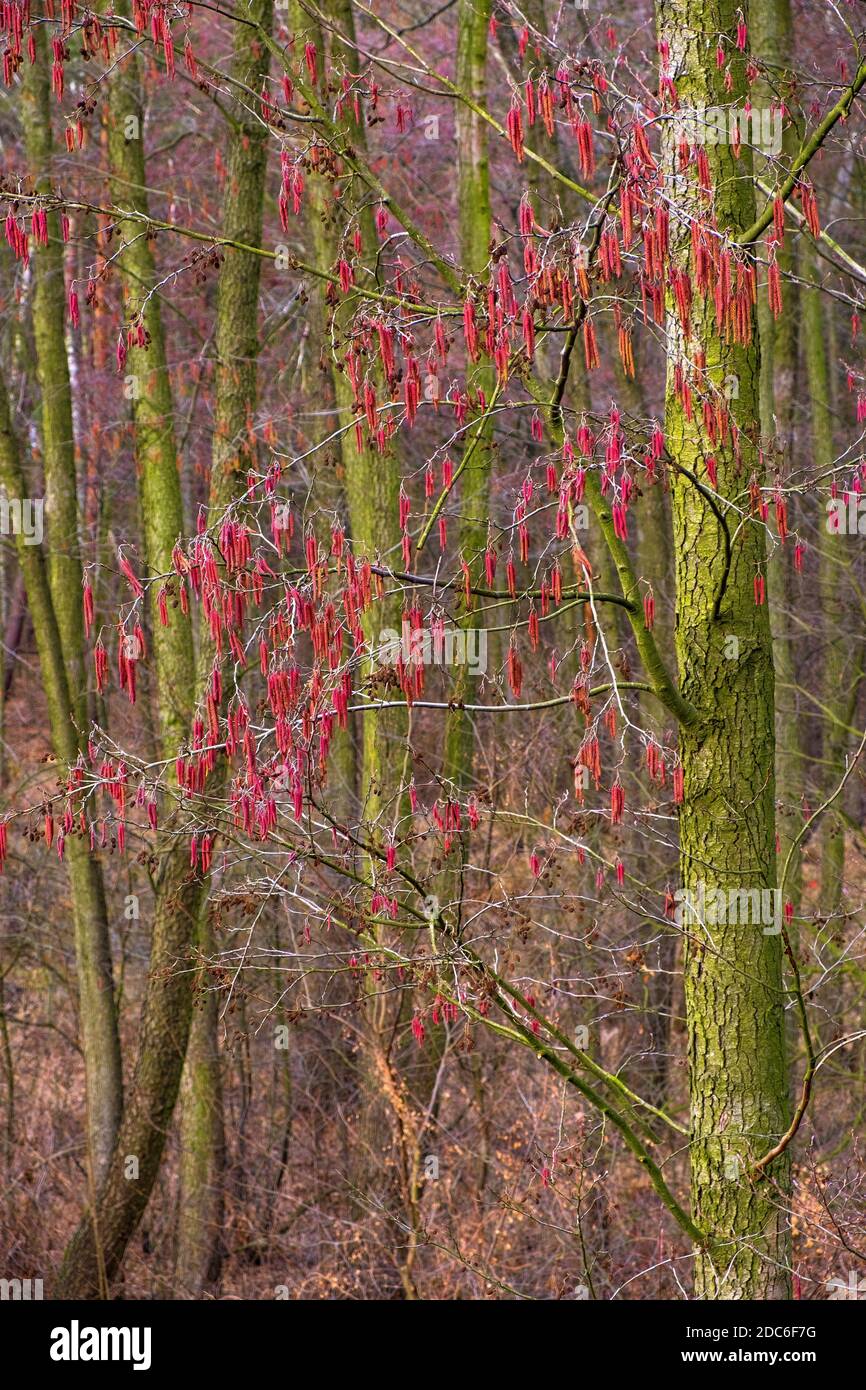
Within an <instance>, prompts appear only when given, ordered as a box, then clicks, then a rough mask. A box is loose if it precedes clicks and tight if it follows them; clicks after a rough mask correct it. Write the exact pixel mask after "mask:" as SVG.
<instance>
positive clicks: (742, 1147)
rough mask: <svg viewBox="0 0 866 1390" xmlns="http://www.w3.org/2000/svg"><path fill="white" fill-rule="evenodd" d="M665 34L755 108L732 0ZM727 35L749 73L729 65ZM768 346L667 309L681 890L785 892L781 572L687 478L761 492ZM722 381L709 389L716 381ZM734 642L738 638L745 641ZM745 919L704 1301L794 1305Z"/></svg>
mask: <svg viewBox="0 0 866 1390" xmlns="http://www.w3.org/2000/svg"><path fill="white" fill-rule="evenodd" d="M656 14H657V21H658V31H659V38H660V40H666V41H667V42H668V44H669V45H670V70H671V72H673V73H674V74H676V83H677V91H678V94H679V100H680V102H681V104H683V105H685V106H688V107H690V108H691V107H694V106H695V105H697V104H698V103H700V102H704V103H706V106H707V107H714V106H728V105H729V104H731V103H734V104H736V103H740V104H742V102H743V101H744V99H745V73H744V61H745V57H744V55H742V54H740V53H738V52H736V50H735V44H734V35H735V30H736V24H737V6H736V5H735V4H734V3H733V0H658V3H657V7H656ZM720 36H722V38H723V40H724V43H725V49H726V52H727V55H728V57H729V60H730V67H731V72H732V78H733V86H732V89H731V90H730V91H728V90H726V88H725V82H724V72H722V71H720V70H719V69H718V68H717V67H716V64H715V61H714V53H715V49H716V45H717V43H718V42H719V38H720ZM707 155H708V158H709V161H710V168H711V172H712V178H713V186H714V190H715V192H714V212H715V216H716V219H717V223H718V227H719V230H720V231H721V232H722V233H723V234H724V233H726V232H727V233H729V234H731V235H733V236H734V237H736V235H737V233H738V232H739V231H741V230H743V229H745V228H746V227H748V226H750V225H751V223H752V222H753V220H754V211H755V200H754V192H753V185H752V182H751V177H750V175H751V160H750V155H749V152H748V149H747V148H746V147H745V146H744V148H743V151H742V154H741V157H740V159H739V160H737V159H736V158H735V156H734V152H733V150H732V148H731V147H730V146H728V145H713V146H708V148H707ZM662 173H663V177H664V179H665V182H666V185H667V188H668V191H669V192H670V194H671V196H672V198H673V199H674V201H675V202H676V204H677V206H678V207H680V208H682V209H683V211H684V213H685V214H691V215H692V216H696V217H703V216H705V215H706V211H705V207H704V206H703V205H702V202H701V197H700V192H699V188H698V182H697V180H696V179H695V177H694V172H693V171H691V172H689V173H687V174H685V175H682V174H680V173H679V172H678V164H677V142H676V135H675V133H674V132H673V130H668V131H667V132H666V134H665V135H664V137H663V148H662ZM671 232H672V242H671V254H672V257H673V259H674V262H675V263H676V265H677V266H678V267H679V268H681V269H683V270H686V271H687V272H689V273H691V274H692V276H694V266H693V265H692V264H691V248H690V228H689V224H688V221H687V220H686V218H685V217H678V218H677V219H673V218H672V219H671ZM699 351H700V352H703V353H704V354H705V360H706V371H705V376H704V382H703V387H704V389H711V390H715V391H721V390H723V389H724V383H725V381H726V380H727V379H729V378H731V377H733V378H735V379H736V381H737V383H738V392H737V394H736V395H735V397H734V398H733V399H732V400H731V401H730V410H731V418H732V421H733V422H734V423H735V424H736V426H737V427H738V430H739V450H740V455H741V457H740V458H739V459H738V458H737V457H736V455H735V451H734V449H733V447H732V441H731V435H730V431H729V433H728V436H727V439H726V440H725V441H724V442H722V443H721V444H720V445H713V443H712V442H711V441H710V439H709V438H708V437H707V435H706V434H705V433H704V426H703V419H702V414H701V413H700V412H695V414H694V415H693V418H692V419H691V420H689V419H688V418H687V417H686V413H685V411H684V410H683V408H682V405H681V403H680V400H679V398H678V396H677V393H676V387H675V368H676V366H677V364H679V365H680V366H681V367H683V368H685V369H686V370H687V371H689V372H691V370H692V368H691V366H690V365H689V364H693V363H694V361H695V355H696V353H698V352H699ZM759 365H760V364H759V352H758V346H757V342H756V340H755V339H754V337H753V338H752V341H751V342H748V343H743V342H736V341H732V339H731V337H730V335H726V334H724V333H723V332H722V331H721V330H720V326H719V325H717V324H716V322H715V318H714V316H713V311H712V297H709V299H707V300H701V299H700V297H699V296H697V295H696V296H695V301H694V305H693V312H692V316H691V322H690V331H689V333H688V335H686V334H685V333H684V332H683V330H682V328H681V326H680V320H679V317H678V316H677V315H676V314H675V313H674V312H673V309H671V312H670V313H669V316H668V384H667V404H666V437H667V448H668V452H669V454H670V457H671V459H672V461H673V468H672V470H671V471H672V487H671V497H672V509H673V525H674V541H675V573H676V589H677V602H676V647H677V656H678V662H679V669H680V677H681V689H682V693H683V695H684V696H685V698H686V699H687V700H689V701H690V702H691V704H692V706H693V707H694V710H695V717H694V718H693V719H692V720H691V721H690V722H687V723H686V725H685V726H684V727H683V728H682V729H681V735H680V751H681V756H682V760H683V767H684V782H685V799H684V803H683V806H682V809H681V815H680V853H681V873H682V884H683V888H684V889H685V890H686V891H688V892H690V893H693V894H696V895H697V894H699V893H700V891H701V885H703V886H704V889H705V892H706V893H707V894H709V893H712V892H714V891H716V890H724V891H725V892H726V893H727V891H728V890H756V889H757V890H761V889H770V888H772V887H773V886H774V883H775V852H774V719H773V707H774V706H773V656H772V644H771V638H770V626H769V621H768V614H767V608H766V606H765V605H762V604H757V603H756V602H755V597H754V592H753V584H754V581H755V578H756V576H758V575H763V574H764V570H765V560H766V556H765V543H764V535H763V529H762V527H761V526H760V525H757V524H753V523H752V522H750V521H749V520H748V519H747V521H746V524H745V525H744V526H743V527H742V528H741V529H740V531H739V533H738V535H737V537H736V539H735V541H734V543H733V549H732V554H731V557H730V563H729V564H728V563H727V562H726V555H725V547H724V545H723V544H721V543H720V542H721V537H720V534H719V523H718V521H717V519H716V516H715V514H714V512H713V510H712V509H711V507H710V506H709V504H708V502H707V500H706V497H705V496H704V494H702V492H701V491H699V490H698V488H697V487H696V486H695V484H694V482H693V481H692V480H691V479H690V478H689V477H687V476H685V475H684V474H683V473H682V472H681V471H680V470H681V469H683V468H685V469H688V470H689V471H690V472H691V473H692V474H694V475H696V476H697V477H698V478H699V479H700V480H701V481H702V482H703V483H704V485H705V486H706V479H707V465H706V459H707V456H708V455H709V454H711V453H712V454H714V456H715V458H716V461H717V469H718V488H717V496H718V498H719V501H720V505H721V507H722V509H725V506H726V502H727V501H728V500H732V499H734V498H737V499H738V500H739V501H740V502H741V503H742V499H743V497H745V498H746V505H747V506H748V483H749V478H750V475H751V474H752V472H753V471H755V470H757V468H758V460H757V451H756V449H755V444H754V440H755V435H756V429H757V427H758V421H759V399H758V393H759ZM708 382H709V383H711V386H709V387H708V385H707V383H708ZM732 639H735V640H734V641H732ZM742 915H745V916H747V917H751V918H752V920H751V921H749V922H747V923H743V924H742V925H730V924H723V923H714V924H713V925H712V926H709V925H707V924H706V922H705V919H704V921H701V920H697V919H696V916H695V914H693V913H691V912H690V911H688V909H687V907H686V910H685V911H684V914H683V927H684V930H685V931H686V934H687V939H686V948H685V999H686V1015H687V1028H688V1045H689V1078H690V1096H691V1145H690V1157H691V1184H692V1218H693V1220H694V1221H695V1223H696V1224H697V1225H698V1226H699V1227H700V1228H701V1229H702V1230H704V1231H705V1232H706V1233H708V1235H709V1236H710V1237H711V1239H712V1240H713V1241H714V1242H721V1244H720V1245H716V1246H714V1247H713V1249H712V1253H711V1252H710V1250H709V1249H704V1250H698V1251H696V1258H695V1292H696V1295H697V1296H698V1297H699V1298H728V1299H762V1298H779V1297H782V1298H784V1297H789V1296H790V1275H789V1233H788V1226H787V1216H786V1212H785V1206H786V1194H787V1193H788V1191H789V1183H790V1179H789V1173H788V1160H787V1155H783V1157H782V1158H781V1159H780V1160H778V1161H777V1162H776V1164H775V1165H774V1166H773V1167H771V1169H770V1171H769V1174H768V1175H763V1176H760V1177H758V1178H757V1179H755V1178H754V1177H753V1176H752V1174H751V1173H750V1171H749V1170H750V1165H751V1163H752V1162H754V1160H756V1159H757V1158H759V1157H761V1156H763V1154H764V1152H765V1151H766V1150H767V1149H769V1148H770V1147H771V1145H773V1144H774V1143H776V1142H777V1141H778V1139H779V1138H780V1137H781V1135H782V1134H783V1133H784V1131H785V1129H786V1125H787V1108H788V1087H787V1076H786V1064H785V1037H784V1028H783V1008H782V1000H783V995H782V949H781V942H780V938H779V936H778V935H773V934H769V933H766V932H765V931H764V929H763V927H762V925H761V922H760V921H757V922H755V921H754V916H756V915H757V916H760V914H753V913H751V912H750V911H746V912H744V913H743V914H742Z"/></svg>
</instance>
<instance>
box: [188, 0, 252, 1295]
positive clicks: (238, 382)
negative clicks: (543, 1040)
mask: <svg viewBox="0 0 866 1390" xmlns="http://www.w3.org/2000/svg"><path fill="white" fill-rule="evenodd" d="M248 13H249V18H250V19H251V20H253V21H254V22H255V23H258V24H261V25H262V26H263V28H265V29H266V30H267V32H270V28H271V24H272V22H273V0H253V3H252V5H251V6H250V9H249V12H248ZM269 65H270V54H269V52H268V50H267V49H266V48H265V47H264V46H263V45H262V44H261V43H260V42H259V41H258V39H257V38H256V35H255V31H254V30H252V29H251V28H249V27H248V26H247V25H244V24H239V25H237V26H236V29H235V44H234V55H233V63H232V75H233V77H234V78H235V79H236V81H237V82H238V83H240V84H242V89H243V90H245V91H246V92H260V91H261V90H262V88H263V85H264V83H265V81H266V78H267V72H268V67H269ZM232 121H233V124H232V130H231V135H230V137H229V144H228V159H227V161H226V163H227V175H226V188H225V201H224V205H223V224H222V235H223V236H224V237H225V238H226V239H227V240H231V241H235V242H239V243H242V244H243V245H244V246H259V245H260V244H261V238H262V219H263V208H264V194H265V174H266V170H267V154H268V152H267V128H266V127H265V125H264V124H263V123H262V121H261V120H260V119H258V118H257V116H256V113H255V111H254V110H250V109H249V104H248V103H247V102H238V103H237V104H236V106H235V107H234V110H233V113H232ZM225 255H226V260H225V263H224V265H223V267H222V270H221V272H220V278H219V285H218V289H217V306H216V329H215V335H214V352H215V357H216V367H215V373H214V432H213V442H212V451H211V479H210V510H211V517H210V519H211V523H212V524H216V523H217V522H218V520H219V516H220V514H221V513H222V511H223V510H224V508H225V507H227V506H228V505H229V504H230V503H231V502H232V501H233V499H235V498H237V497H238V496H239V495H241V494H242V493H243V491H244V489H245V488H246V486H247V470H248V468H249V466H250V465H251V464H253V463H254V462H255V459H254V458H253V457H252V456H251V449H250V442H249V441H250V426H251V421H252V416H253V410H254V408H255V401H256V386H257V362H258V353H259V325H258V310H259V283H260V278H261V258H260V257H259V256H254V255H248V254H245V253H244V252H241V251H235V250H231V249H227V250H226V252H225ZM202 647H203V650H202V654H201V660H200V662H199V672H198V688H199V690H202V689H203V688H204V686H205V683H206V681H207V679H208V676H209V674H210V663H211V659H212V658H211V653H210V651H209V649H207V648H206V647H205V644H204V643H203V644H202ZM198 945H199V950H200V952H201V954H202V957H203V960H204V962H205V963H204V964H203V966H202V970H201V975H200V979H199V985H200V987H201V996H200V999H199V1006H198V1008H196V1010H195V1011H194V1013H193V1019H192V1027H191V1031H190V1039H189V1048H188V1051H187V1058H186V1067H185V1071H184V1081H183V1089H182V1108H181V1126H180V1137H181V1160H180V1215H179V1223H178V1248H177V1261H176V1271H177V1278H178V1284H179V1286H180V1288H181V1289H182V1290H183V1291H184V1292H185V1293H186V1294H188V1295H190V1296H193V1297H196V1296H198V1295H200V1294H201V1292H202V1290H203V1289H204V1288H205V1287H206V1285H207V1284H208V1283H210V1282H213V1281H214V1280H215V1279H216V1278H217V1276H218V1274H219V1268H220V1264H221V1255H222V1224H223V1187H222V1183H223V1168H224V1158H225V1127H224V1120H223V1103H222V1078H221V1069H220V1051H219V1042H218V1036H217V1021H218V1020H217V995H216V993H215V992H214V990H213V989H210V988H208V987H207V966H206V962H207V961H208V960H209V959H210V958H212V957H213V954H214V950H215V942H214V938H213V930H212V923H211V914H210V910H209V908H208V906H207V905H205V906H204V907H203V910H202V912H201V915H200V918H199V932H198Z"/></svg>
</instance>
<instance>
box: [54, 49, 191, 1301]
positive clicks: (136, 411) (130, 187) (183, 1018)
mask: <svg viewBox="0 0 866 1390" xmlns="http://www.w3.org/2000/svg"><path fill="white" fill-rule="evenodd" d="M131 118H132V119H131ZM136 122H137V126H136V124H135V123H136ZM107 124H108V151H109V163H110V172H111V182H112V196H113V197H114V198H115V200H116V202H117V203H118V205H119V206H123V207H128V208H130V210H135V211H138V212H144V213H146V212H147V195H146V191H145V189H146V178H145V158H144V144H143V140H144V121H143V111H142V104H141V92H140V84H139V76H138V60H137V57H136V56H135V54H134V53H133V54H132V55H130V56H128V57H127V58H126V59H125V60H124V62H123V63H121V64H120V65H119V66H118V67H116V68H115V69H114V70H113V72H112V77H111V92H110V109H109V112H108V115H107ZM129 135H132V138H127V137H128V136H129ZM118 231H119V235H120V236H121V238H122V239H123V249H122V250H121V251H120V253H119V255H118V266H119V270H120V278H121V284H122V288H123V298H124V306H125V312H126V317H127V321H128V322H132V321H133V320H134V319H136V318H137V317H138V316H139V315H140V317H141V320H142V322H143V324H144V327H145V330H146V333H147V338H148V346H147V347H146V348H138V347H136V348H133V349H131V350H130V352H129V356H128V359H127V363H126V374H127V377H128V378H132V379H133V382H134V384H135V386H136V387H137V389H136V390H135V391H134V392H133V395H132V415H133V422H134V429H135V452H136V463H137V466H138V489H139V503H140V508H141V516H142V529H143V534H144V542H145V562H146V567H147V571H148V573H149V574H167V573H169V571H170V569H171V552H172V548H173V546H174V543H175V541H176V539H177V538H178V536H179V535H180V534H181V533H182V531H183V511H182V503H181V492H180V480H179V476H178V469H177V457H176V449H175V441H174V428H173V418H172V396H171V386H170V382H169V376H168V367H167V362H166V349H165V336H164V333H163V328H162V320H161V315H160V308H159V297H158V294H152V295H150V297H147V296H148V291H149V290H151V289H152V287H153V286H154V285H155V283H156V279H157V276H156V270H155V266H154V260H153V252H152V249H151V245H150V242H149V241H148V240H147V239H146V238H145V237H143V236H142V235H141V227H140V224H138V223H134V222H131V221H126V220H123V219H121V220H119V227H118ZM157 600H158V586H157V585H156V584H152V585H151V586H150V603H151V627H152V648H153V655H154V665H155V669H156V684H157V694H158V706H159V719H160V731H161V745H162V754H163V757H164V758H165V759H166V760H167V761H170V764H171V766H172V767H173V764H174V757H175V754H176V752H177V749H178V748H179V747H180V746H181V745H182V744H183V742H184V740H185V738H186V737H187V736H188V733H189V729H190V720H191V715H192V706H193V689H194V658H193V643H192V632H191V628H190V625H189V622H188V621H187V620H186V619H184V618H183V617H182V616H181V615H180V613H179V612H174V613H173V615H172V618H171V621H170V623H169V626H168V627H165V628H164V627H162V625H161V624H160V621H159V616H158V602H157ZM180 817H181V813H179V812H177V811H175V812H174V814H173V815H172V816H171V817H170V818H169V821H168V822H167V827H166V828H167V831H168V833H167V835H166V839H165V843H167V844H168V845H170V846H171V847H170V848H169V849H168V850H167V851H166V852H165V853H164V854H163V856H162V860H161V863H160V865H159V869H158V872H157V880H156V892H155V902H154V910H153V929H152V938H151V954H150V969H149V973H148V980H147V987H146V992H145V999H144V1004H143V1007H142V1019H141V1028H140V1042H139V1052H138V1059H137V1063H136V1069H135V1075H134V1078H133V1085H132V1093H131V1097H130V1100H129V1103H128V1105H127V1108H126V1112H125V1114H124V1117H123V1123H122V1125H121V1129H120V1134H119V1136H118V1142H117V1145H116V1147H115V1150H114V1153H113V1156H112V1159H111V1163H110V1165H109V1168H108V1171H107V1174H106V1177H105V1180H104V1181H103V1183H102V1185H101V1187H100V1189H99V1191H98V1193H97V1197H96V1202H95V1204H94V1209H93V1210H92V1211H91V1212H88V1213H87V1214H86V1215H85V1216H84V1217H83V1218H82V1221H81V1224H80V1225H79V1227H78V1230H77V1231H76V1233H75V1235H74V1236H73V1238H72V1240H71V1242H70V1244H69V1246H68V1248H67V1250H66V1253H65V1256H64V1260H63V1264H62V1267H61V1269H60V1272H59V1275H58V1279H57V1289H56V1292H57V1294H58V1296H60V1297H65V1298H94V1297H97V1296H99V1295H100V1294H102V1295H103V1296H104V1295H105V1294H106V1293H107V1290H108V1289H109V1287H110V1284H111V1281H112V1279H113V1277H114V1276H115V1275H116V1273H117V1271H118V1269H119V1266H120V1262H121V1260H122V1258H123V1254H124V1251H125V1250H126V1247H127V1244H128V1243H129V1240H130V1238H131V1237H132V1234H133V1232H134V1231H135V1228H136V1226H137V1225H138V1222H139V1220H140V1219H141V1216H142V1213H143V1211H144V1209H145V1207H146V1205H147V1201H148V1198H149V1196H150V1192H151V1189H152V1187H153V1184H154V1182H155V1180H156V1175H157V1172H158V1170H159V1164H160V1160H161V1157H162V1152H163V1148H164V1145H165V1138H166V1132H167V1128H168V1125H169V1123H170V1120H171V1116H172V1113H173V1110H174V1105H175V1101H176V1099H177V1094H178V1090H179V1086H180V1078H181V1071H182V1067H183V1060H184V1055H185V1052H186V1046H187V1041H188V1036H189V1027H190V1014H191V1008H192V992H191V991H192V977H191V974H190V972H189V971H188V970H187V969H184V968H183V967H184V966H185V965H186V964H188V958H189V954H190V949H191V946H192V943H193V941H194V937H195V930H196V924H197V922H198V919H199V914H200V912H201V910H202V903H203V901H204V898H205V895H206V885H205V883H204V882H203V880H202V879H201V877H200V876H199V874H198V873H197V872H196V871H192V870H190V867H189V851H188V844H187V840H186V836H185V835H184V834H183V833H182V825H181V818H180ZM172 831H174V832H175V833H172ZM130 1160H134V1163H131V1162H130ZM130 1171H133V1172H134V1174H135V1176H132V1177H130V1176H129V1173H130Z"/></svg>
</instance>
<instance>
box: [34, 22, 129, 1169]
mask: <svg viewBox="0 0 866 1390" xmlns="http://www.w3.org/2000/svg"><path fill="white" fill-rule="evenodd" d="M33 34H34V42H35V44H36V61H35V63H34V64H32V65H30V64H27V65H25V77H24V82H23V92H22V96H23V100H22V105H21V111H22V118H23V124H24V137H25V146H26V152H27V160H28V165H29V168H30V170H31V171H32V173H33V174H34V176H35V183H36V188H37V190H39V191H46V192H48V191H50V190H51V187H52V173H51V160H52V149H53V139H52V122H51V103H50V91H49V82H50V77H49V73H50V67H49V61H48V56H47V45H46V40H45V34H44V31H43V27H42V26H41V25H36V26H34V30H33ZM32 267H33V269H32V274H33V336H34V342H35V348H36V376H37V380H38V384H39V396H40V401H39V404H40V409H39V424H40V430H41V436H42V453H43V464H44V470H45V513H46V521H47V526H46V554H47V557H48V558H47V565H46V568H47V578H48V585H49V594H48V595H47V596H45V595H40V596H38V597H37V593H36V591H35V589H34V587H33V586H34V584H35V582H36V581H35V579H34V575H35V569H34V565H33V563H32V562H31V561H30V559H29V557H28V565H27V569H26V570H25V579H26V578H27V574H28V572H29V575H30V578H29V582H28V583H27V593H28V604H29V606H30V612H31V616H32V618H33V623H34V627H36V625H37V621H38V622H39V623H41V624H45V623H48V624H49V628H48V630H47V631H43V632H42V634H41V636H40V634H39V633H38V632H37V643H38V645H39V649H40V659H42V658H43V655H45V656H46V657H47V654H48V650H49V648H50V647H51V645H52V643H53V640H54V636H53V630H52V618H51V615H50V614H49V612H48V608H50V609H52V610H53V627H54V628H56V633H57V637H58V639H59V642H60V647H61V651H62V655H63V662H64V665H65V668H66V690H67V695H66V702H65V703H64V701H63V698H62V696H61V694H60V690H59V688H56V689H55V699H54V701H52V704H51V711H50V713H51V727H52V739H53V743H54V750H55V753H56V755H57V757H58V759H59V760H60V761H61V762H66V763H74V762H75V761H76V759H77V757H78V753H79V750H80V749H81V748H82V747H83V746H84V743H85V741H86V733H87V680H86V677H85V661H84V658H85V642H84V622H83V607H82V569H81V554H80V549H79V537H78V497H77V486H76V466H75V438H74V430H73V420H72V394H71V390H70V382H69V364H68V361H67V357H66V339H65V333H66V293H65V288H64V279H63V242H62V239H61V233H60V218H59V216H58V214H57V213H56V212H50V213H48V244H47V245H46V246H40V247H38V248H36V251H35V254H34V256H33V261H32ZM11 495H17V496H24V495H25V493H24V492H19V493H14V494H11ZM44 665H45V662H44V660H43V669H44ZM68 846H69V849H68V855H67V858H68V864H69V876H70V888H71V893H72V915H73V923H74V931H75V954H76V965H77V972H78V992H79V1016H80V1017H79V1026H80V1030H81V1041H82V1050H83V1053H84V1069H85V1083H86V1093H87V1132H88V1148H89V1154H90V1164H91V1169H92V1172H91V1177H92V1181H93V1182H95V1183H98V1182H99V1180H100V1179H101V1177H102V1175H103V1173H104V1171H105V1168H106V1165H107V1163H108V1160H109V1158H110V1155H111V1151H112V1148H113V1145H114V1140H115V1137H116V1135H117V1127H118V1125H119V1123H120V1115H121V1110H122V1108H123V1070H122V1063H121V1055H120V1040H119V1036H118V1029H117V1014H116V1008H115V1000H114V982H113V976H112V967H111V934H110V929H109V924H108V907H107V903H106V899H105V886H104V882H103V877H102V868H101V865H100V863H99V861H98V860H97V859H96V858H94V857H93V856H92V855H91V854H90V853H89V851H88V849H87V847H86V846H85V845H84V843H83V841H82V839H81V838H80V837H79V835H78V834H77V833H75V834H71V835H70V836H69V840H68Z"/></svg>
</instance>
